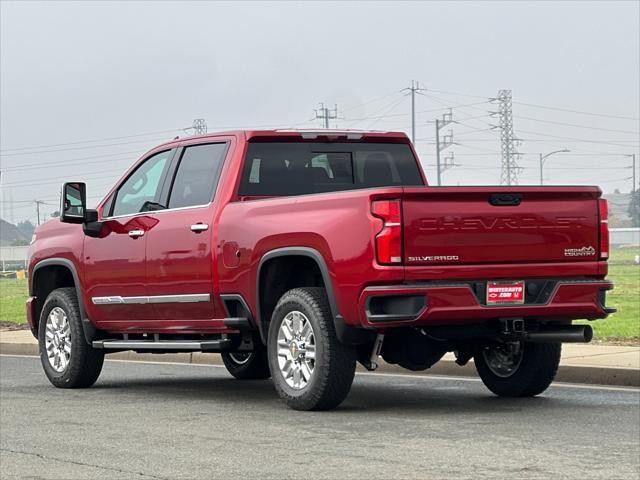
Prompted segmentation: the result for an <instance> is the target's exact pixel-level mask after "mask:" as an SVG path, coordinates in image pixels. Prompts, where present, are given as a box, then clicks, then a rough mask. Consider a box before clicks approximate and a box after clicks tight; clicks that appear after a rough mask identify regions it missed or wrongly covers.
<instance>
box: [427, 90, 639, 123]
mask: <svg viewBox="0 0 640 480" xmlns="http://www.w3.org/2000/svg"><path fill="white" fill-rule="evenodd" d="M427 91H429V92H435V93H440V94H443V95H452V96H458V97H470V98H486V99H490V98H491V97H485V96H481V95H471V94H468V93H457V92H447V91H444V90H434V89H431V88H428V89H427ZM513 103H514V104H516V105H525V106H528V107H534V108H541V109H547V110H558V111H561V112H568V113H576V114H579V115H591V116H595V117H607V118H618V119H622V120H633V121H640V118H639V117H629V116H625V115H613V114H609V113H596V112H586V111H584V110H574V109H570V108H563V107H550V106H548V105H539V104H536V103H528V102H513Z"/></svg>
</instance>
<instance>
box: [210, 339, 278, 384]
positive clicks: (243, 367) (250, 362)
mask: <svg viewBox="0 0 640 480" xmlns="http://www.w3.org/2000/svg"><path fill="white" fill-rule="evenodd" d="M259 341H260V340H258V342H259ZM254 344H255V343H254ZM255 345H256V347H255V350H254V351H253V352H246V353H245V352H242V353H240V352H233V353H232V352H223V353H222V354H221V356H222V361H223V362H224V366H225V367H227V371H228V372H229V373H230V374H231V375H233V376H234V377H235V378H237V379H238V380H264V379H265V378H269V377H270V376H271V372H270V371H269V360H268V359H267V350H266V349H265V348H264V347H263V346H262V343H259V344H255Z"/></svg>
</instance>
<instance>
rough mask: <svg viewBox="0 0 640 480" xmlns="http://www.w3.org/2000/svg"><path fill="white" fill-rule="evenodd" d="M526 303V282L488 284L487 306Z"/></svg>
mask: <svg viewBox="0 0 640 480" xmlns="http://www.w3.org/2000/svg"><path fill="white" fill-rule="evenodd" d="M514 303H515V304H518V303H524V281H516V282H487V305H504V304H514Z"/></svg>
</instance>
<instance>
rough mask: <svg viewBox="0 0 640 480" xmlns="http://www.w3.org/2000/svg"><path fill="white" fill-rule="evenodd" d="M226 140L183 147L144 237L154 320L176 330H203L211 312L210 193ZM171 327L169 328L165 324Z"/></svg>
mask: <svg viewBox="0 0 640 480" xmlns="http://www.w3.org/2000/svg"><path fill="white" fill-rule="evenodd" d="M227 148H228V143H227V142H224V141H218V142H212V143H206V144H195V145H187V146H185V147H182V148H181V149H180V150H179V151H178V153H177V154H176V157H175V159H174V162H173V163H174V166H173V168H172V174H171V178H170V181H169V182H167V185H168V188H167V189H166V191H165V193H164V198H163V201H164V202H165V203H164V204H165V205H166V207H167V208H166V209H164V210H159V211H156V212H153V214H152V215H151V217H152V218H153V219H154V220H155V221H157V224H156V225H155V226H154V228H153V229H152V230H151V231H150V233H149V235H148V237H147V284H148V291H149V298H150V301H151V303H152V306H153V311H154V318H156V319H158V320H165V321H166V322H173V321H175V322H178V323H176V324H175V325H174V326H176V327H177V328H189V327H198V326H202V321H207V320H210V319H213V318H215V317H216V313H217V314H218V315H217V316H220V315H222V312H216V311H215V308H214V293H215V292H214V291H213V281H214V280H213V265H214V262H215V259H214V255H215V248H214V246H213V235H214V232H213V215H214V207H215V203H214V199H213V198H214V193H215V190H216V186H217V184H218V177H219V175H220V170H221V168H222V164H223V162H224V158H225V155H226V152H227ZM164 326H171V325H166V324H165V325H164Z"/></svg>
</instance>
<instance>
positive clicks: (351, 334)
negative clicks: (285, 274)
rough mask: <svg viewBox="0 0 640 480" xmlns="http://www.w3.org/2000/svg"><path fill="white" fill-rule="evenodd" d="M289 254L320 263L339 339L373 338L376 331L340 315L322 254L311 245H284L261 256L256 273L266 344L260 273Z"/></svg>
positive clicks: (259, 320) (356, 341)
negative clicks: (346, 320)
mask: <svg viewBox="0 0 640 480" xmlns="http://www.w3.org/2000/svg"><path fill="white" fill-rule="evenodd" d="M289 256H291V257H294V256H297V257H300V256H302V257H308V258H311V259H312V260H313V261H315V263H316V264H317V265H318V268H319V269H320V274H321V275H322V281H323V282H324V285H325V290H326V292H327V298H328V300H329V308H330V309H331V316H332V317H333V323H334V326H335V329H336V335H337V337H338V340H340V341H341V342H342V343H345V344H348V345H358V344H361V343H365V342H367V341H369V340H370V339H373V336H374V333H373V332H372V331H370V330H365V329H364V328H356V327H352V326H350V325H347V324H346V323H345V321H344V318H343V317H342V315H340V311H339V310H338V304H337V302H336V297H335V295H334V293H333V283H332V282H331V275H330V273H329V268H328V267H327V263H326V262H325V260H324V257H323V256H322V254H321V253H320V252H319V251H318V250H316V249H314V248H310V247H282V248H276V249H274V250H270V251H268V252H267V253H265V254H264V255H263V256H262V258H260V263H259V264H258V271H257V273H256V320H257V321H256V324H257V326H258V329H259V332H260V338H261V339H262V342H263V343H264V344H265V345H266V343H267V332H268V329H267V328H265V327H266V326H267V324H268V321H264V320H263V319H262V317H261V315H260V273H261V272H262V266H263V265H264V264H265V263H266V262H267V261H269V260H272V259H274V258H277V257H289ZM269 320H270V319H269Z"/></svg>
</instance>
